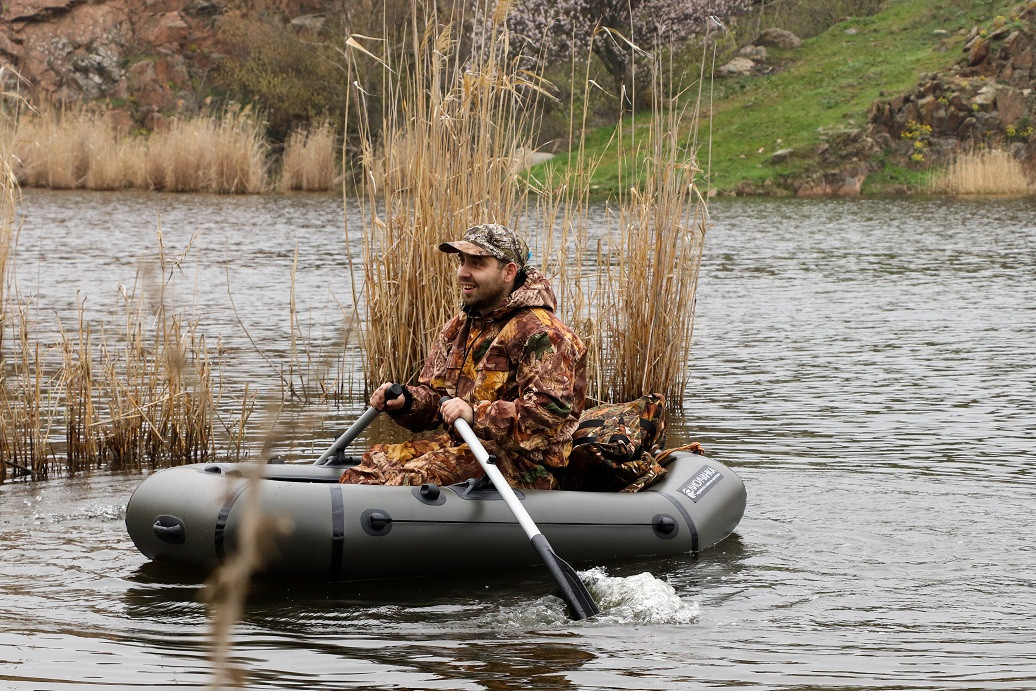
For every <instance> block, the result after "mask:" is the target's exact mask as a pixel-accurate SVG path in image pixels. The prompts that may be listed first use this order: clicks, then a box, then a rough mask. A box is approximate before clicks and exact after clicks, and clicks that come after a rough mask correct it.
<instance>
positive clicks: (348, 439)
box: [313, 384, 403, 465]
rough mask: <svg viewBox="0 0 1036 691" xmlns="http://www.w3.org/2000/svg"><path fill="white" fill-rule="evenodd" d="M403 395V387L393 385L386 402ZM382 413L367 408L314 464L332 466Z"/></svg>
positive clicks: (386, 396)
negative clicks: (341, 452) (343, 450)
mask: <svg viewBox="0 0 1036 691" xmlns="http://www.w3.org/2000/svg"><path fill="white" fill-rule="evenodd" d="M402 395H403V387H402V386H401V385H399V384H393V385H392V386H390V387H389V388H388V389H386V390H385V400H386V401H391V400H395V399H397V398H399V397H400V396H402ZM380 412H381V411H380V410H378V409H377V408H375V407H374V406H370V407H369V408H367V410H365V411H363V415H361V416H360V417H359V418H358V419H357V420H356V422H354V423H353V424H352V425H350V426H349V429H347V430H345V431H344V432H342V436H340V437H338V439H335V443H334V444H332V445H331V446H330V447H328V449H327V451H325V452H324V453H323V454H321V456H320V458H318V459H317V460H316V461H314V462H313V464H314V465H329V464H331V463H332V461H333V459H334V457H335V456H337V455H338V453H339V452H340V451H341V450H342V449H344V448H345V447H347V446H349V444H352V443H353V440H354V439H356V437H358V436H360V433H361V432H363V430H365V429H367V425H369V424H370V423H371V421H372V420H374V418H376V417H378V413H380Z"/></svg>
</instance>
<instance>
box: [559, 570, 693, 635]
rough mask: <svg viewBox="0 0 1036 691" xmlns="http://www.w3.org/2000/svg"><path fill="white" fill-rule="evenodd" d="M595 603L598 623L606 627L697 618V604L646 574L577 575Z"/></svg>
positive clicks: (592, 572) (685, 621)
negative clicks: (597, 611) (602, 623)
mask: <svg viewBox="0 0 1036 691" xmlns="http://www.w3.org/2000/svg"><path fill="white" fill-rule="evenodd" d="M579 577H580V578H581V579H582V580H583V582H584V583H586V586H587V588H588V589H589V590H590V593H591V594H592V595H593V596H594V599H595V600H596V601H597V605H598V607H600V609H601V614H600V616H599V617H597V619H599V620H601V621H602V622H604V623H608V624H689V623H692V622H694V621H695V620H697V618H698V612H699V608H698V603H697V602H694V601H691V602H688V601H685V600H683V599H681V598H680V596H679V595H677V594H676V589H675V588H673V586H671V585H669V584H668V583H666V582H665V581H663V580H661V579H659V578H656V577H655V576H653V575H651V574H650V573H648V572H647V571H645V572H644V573H639V574H637V575H635V576H626V577H618V576H609V575H608V572H607V571H605V570H604V569H603V568H599V567H598V568H593V569H590V570H588V571H582V572H580V573H579Z"/></svg>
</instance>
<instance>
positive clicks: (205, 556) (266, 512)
mask: <svg viewBox="0 0 1036 691" xmlns="http://www.w3.org/2000/svg"><path fill="white" fill-rule="evenodd" d="M673 456H674V459H673V461H672V462H671V463H670V464H669V465H668V466H667V469H668V471H669V472H668V473H667V475H666V476H665V477H664V478H663V479H662V480H661V481H659V482H657V483H656V484H654V485H652V486H651V487H649V488H648V489H646V490H644V491H641V492H638V493H636V494H623V493H599V492H570V491H559V490H553V491H551V490H516V493H517V495H518V497H519V499H520V501H521V505H522V506H523V507H524V508H525V509H526V511H527V512H528V513H529V515H530V516H531V517H532V519H533V520H534V521H535V522H536V524H537V525H538V526H539V529H540V530H541V531H542V532H543V535H544V536H545V537H546V538H547V539H548V540H549V541H550V544H551V545H552V546H553V547H554V550H555V551H556V552H557V554H558V555H559V556H560V557H562V558H564V559H566V560H567V561H569V562H573V563H583V564H588V563H593V564H600V563H601V562H604V561H608V560H614V559H625V558H632V557H650V556H658V555H674V554H684V553H691V552H697V551H699V550H703V549H706V548H708V547H711V546H713V545H715V544H716V543H718V542H719V541H720V540H722V539H723V538H725V537H727V536H728V535H729V534H730V533H731V532H732V531H733V530H734V528H735V527H736V526H737V524H738V522H739V521H740V520H741V517H742V516H743V515H744V511H745V501H746V494H745V486H744V483H742V481H741V479H740V478H738V477H737V475H735V474H734V472H733V471H732V470H731V469H730V468H728V467H726V466H724V465H723V464H721V463H717V462H716V461H714V460H710V459H708V458H705V457H703V456H700V455H695V454H690V453H683V452H675V453H674V454H673ZM342 467H343V466H342V465H341V464H338V463H336V464H333V465H286V464H234V463H203V464H196V465H189V466H182V467H179V468H170V469H168V470H162V471H159V472H156V473H154V474H153V475H151V476H149V477H147V478H146V479H145V480H144V481H143V482H142V483H141V484H140V486H139V487H138V488H137V489H136V491H134V493H133V495H132V496H131V497H130V500H129V504H128V506H127V508H126V528H127V530H128V531H129V534H130V537H131V538H132V539H133V542H134V544H136V546H137V548H138V549H139V550H140V551H141V552H142V553H143V554H144V556H146V557H148V558H149V559H152V560H154V561H157V562H163V563H168V564H177V565H180V566H184V567H188V568H190V569H194V570H199V571H210V570H212V569H213V568H215V567H217V566H219V565H220V563H222V562H223V561H225V560H226V559H227V558H228V557H229V556H231V555H233V554H234V553H235V551H236V550H237V549H238V545H239V542H240V531H241V525H242V520H243V516H244V515H245V514H246V513H247V511H246V509H247V508H248V507H247V504H248V502H250V501H256V500H258V502H259V507H258V508H259V510H260V511H261V514H262V515H263V516H264V517H270V518H279V519H283V520H278V521H276V523H277V525H278V529H277V530H269V531H266V534H264V535H263V540H262V541H261V542H262V544H263V545H265V547H264V549H263V565H262V568H261V573H262V575H264V576H272V577H284V578H299V579H309V580H328V581H336V580H359V579H373V578H390V577H405V576H421V575H440V574H448V573H451V572H462V571H463V572H469V571H472V570H488V569H506V568H513V567H520V566H528V565H535V564H539V563H540V558H539V556H538V555H537V553H536V551H535V550H534V549H533V547H532V546H531V545H530V543H529V540H528V538H527V537H526V535H525V534H524V533H523V531H522V529H521V527H519V525H518V524H517V523H516V521H515V518H514V516H513V515H512V513H511V512H510V511H509V510H508V508H507V506H506V505H505V503H504V502H503V501H501V496H500V494H499V493H498V492H497V491H496V490H495V489H493V488H492V486H489V487H487V486H486V483H485V482H479V481H476V480H470V481H468V483H466V484H460V485H451V486H448V487H438V486H435V485H423V486H421V487H383V486H371V485H340V484H338V477H339V475H340V474H341V471H342ZM250 475H254V476H255V478H257V479H255V480H254V481H250V480H249V476H250ZM250 482H251V485H252V486H254V487H257V488H258V491H257V492H253V491H250V490H249V489H248V488H249V486H250Z"/></svg>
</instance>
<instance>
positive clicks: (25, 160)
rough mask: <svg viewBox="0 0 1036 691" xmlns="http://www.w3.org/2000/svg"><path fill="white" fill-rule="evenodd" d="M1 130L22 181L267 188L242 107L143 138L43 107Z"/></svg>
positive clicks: (231, 190)
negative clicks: (10, 145)
mask: <svg viewBox="0 0 1036 691" xmlns="http://www.w3.org/2000/svg"><path fill="white" fill-rule="evenodd" d="M0 132H3V135H2V136H3V137H4V138H5V139H8V140H10V141H12V142H13V143H14V144H13V151H14V154H15V156H14V157H13V158H12V159H11V160H12V161H13V162H14V166H13V170H14V173H15V175H16V177H17V179H18V182H19V184H20V185H21V186H23V187H48V188H51V189H75V188H83V189H92V190H112V189H122V188H137V189H155V190H163V191H169V192H211V193H216V194H256V193H259V192H264V191H266V190H267V189H268V188H269V180H268V175H269V170H268V169H269V162H268V150H267V149H268V147H267V145H266V143H265V127H264V124H263V122H262V121H261V120H260V119H259V118H258V117H256V115H255V114H254V113H253V112H252V111H251V110H250V109H248V108H231V109H228V110H226V111H223V112H219V113H209V114H203V115H200V116H197V117H192V118H189V119H175V120H173V121H172V124H171V125H170V126H169V128H168V129H167V130H164V131H161V132H156V133H154V134H152V135H151V136H150V137H144V136H135V135H132V134H128V133H125V132H121V131H119V130H118V129H117V128H116V127H115V125H114V124H113V122H112V118H111V115H110V114H109V113H106V112H94V111H91V110H86V109H84V108H81V107H80V108H69V109H65V108H60V107H54V106H45V107H42V108H41V109H40V110H39V111H34V112H27V113H24V114H23V115H22V117H20V118H18V119H17V120H13V119H9V120H8V121H7V122H6V123H5V122H0ZM318 136H319V133H318ZM310 156H311V158H312V157H314V155H313V154H310ZM305 174H307V173H302V175H305ZM312 184H315V183H312ZM330 188H331V186H330V185H328V187H327V188H326V189H330Z"/></svg>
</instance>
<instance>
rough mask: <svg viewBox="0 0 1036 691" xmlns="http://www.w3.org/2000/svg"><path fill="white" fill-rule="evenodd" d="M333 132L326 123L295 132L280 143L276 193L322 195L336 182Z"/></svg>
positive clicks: (336, 171) (336, 170)
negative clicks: (281, 160)
mask: <svg viewBox="0 0 1036 691" xmlns="http://www.w3.org/2000/svg"><path fill="white" fill-rule="evenodd" d="M335 161H336V156H335V132H334V129H333V128H332V127H331V125H329V124H328V123H321V124H318V125H315V126H313V127H311V128H309V129H308V130H297V131H295V132H292V133H291V134H290V135H288V139H287V141H286V142H285V143H284V159H283V165H282V167H281V180H280V189H281V190H282V191H284V192H292V191H301V192H322V191H326V190H330V189H333V188H334V186H335V184H336V183H337V181H338V169H337V165H336V163H335Z"/></svg>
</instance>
